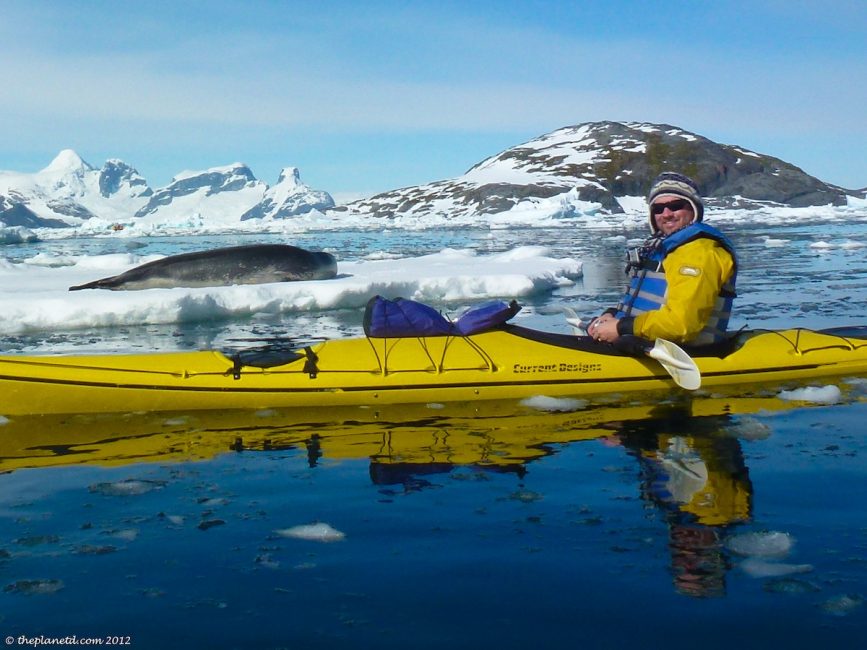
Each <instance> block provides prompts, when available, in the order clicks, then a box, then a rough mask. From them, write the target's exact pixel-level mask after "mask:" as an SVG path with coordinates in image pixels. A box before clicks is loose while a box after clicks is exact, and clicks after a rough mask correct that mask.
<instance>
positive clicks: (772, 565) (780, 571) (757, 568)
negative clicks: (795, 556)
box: [741, 557, 813, 578]
mask: <svg viewBox="0 0 867 650" xmlns="http://www.w3.org/2000/svg"><path fill="white" fill-rule="evenodd" d="M741 570H743V572H744V573H746V574H747V575H749V576H752V577H753V578H779V577H780V576H788V575H792V574H793V573H809V572H810V571H812V570H813V565H812V564H787V563H785V562H768V561H767V560H759V559H757V558H754V557H751V558H747V559H746V560H744V561H743V562H741Z"/></svg>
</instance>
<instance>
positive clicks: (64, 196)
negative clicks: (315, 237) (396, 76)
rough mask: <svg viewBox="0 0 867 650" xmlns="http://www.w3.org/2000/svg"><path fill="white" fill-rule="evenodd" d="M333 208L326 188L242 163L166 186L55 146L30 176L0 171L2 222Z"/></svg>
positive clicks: (217, 219)
mask: <svg viewBox="0 0 867 650" xmlns="http://www.w3.org/2000/svg"><path fill="white" fill-rule="evenodd" d="M333 205H334V201H333V200H332V199H331V196H330V195H328V194H327V193H326V192H322V191H318V190H313V189H311V188H309V187H308V186H307V185H305V184H304V183H302V182H301V178H300V174H299V172H298V170H297V169H296V168H294V167H290V168H286V169H285V170H284V171H283V173H282V174H281V176H280V180H279V181H278V183H277V184H276V185H275V186H274V187H268V185H267V184H266V183H264V182H262V181H259V180H257V179H256V177H255V176H254V175H253V172H252V171H250V169H249V168H248V167H247V166H246V165H243V164H241V163H235V164H232V165H227V166H223V167H213V168H210V169H206V170H204V171H185V172H181V173H180V174H177V175H176V176H175V177H174V178H173V179H172V182H171V183H169V185H167V186H166V187H163V188H159V189H157V190H153V189H151V187H150V186H149V185H148V183H147V181H146V180H145V179H144V178H143V177H142V176H141V174H139V172H138V171H136V169H135V168H133V167H131V166H129V165H127V164H126V163H124V162H123V161H121V160H117V159H111V160H108V161H106V163H105V164H104V165H103V166H102V168H100V169H97V168H96V167H94V166H93V165H90V164H89V163H87V162H85V161H84V160H82V158H81V157H80V156H79V155H78V154H77V153H75V152H74V151H72V150H71V149H66V150H63V151H61V152H60V153H59V154H58V155H57V156H56V157H55V158H54V160H52V161H51V163H50V164H49V165H48V166H47V167H45V168H44V169H42V170H41V171H38V172H36V173H33V174H25V173H19V172H6V171H0V222H2V223H4V224H5V225H7V226H25V227H29V228H39V227H64V226H80V225H81V224H83V223H88V222H91V221H93V222H95V223H94V225H97V224H98V223H99V222H104V223H105V224H106V226H110V225H113V224H121V225H124V224H132V223H138V224H148V225H151V226H158V225H160V224H166V225H176V224H191V223H198V224H202V223H208V224H213V225H215V226H226V225H231V224H232V223H238V222H239V221H241V220H242V218H243V219H250V218H261V219H285V218H289V217H292V216H294V215H299V214H306V213H308V212H310V211H311V210H325V209H327V208H329V207H331V206H333Z"/></svg>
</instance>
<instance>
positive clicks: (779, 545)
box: [726, 531, 795, 557]
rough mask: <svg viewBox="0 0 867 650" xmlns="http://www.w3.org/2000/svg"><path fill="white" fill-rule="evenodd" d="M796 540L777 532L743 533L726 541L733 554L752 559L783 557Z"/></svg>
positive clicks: (786, 534)
mask: <svg viewBox="0 0 867 650" xmlns="http://www.w3.org/2000/svg"><path fill="white" fill-rule="evenodd" d="M794 543H795V540H794V539H792V536H791V535H789V534H788V533H781V532H775V531H768V532H754V533H743V534H741V535H735V536H734V537H731V538H729V539H728V541H726V548H728V549H729V550H730V551H731V552H732V553H737V554H738V555H746V556H750V557H782V556H784V555H785V554H786V553H788V552H789V551H790V550H792V546H793V545H794Z"/></svg>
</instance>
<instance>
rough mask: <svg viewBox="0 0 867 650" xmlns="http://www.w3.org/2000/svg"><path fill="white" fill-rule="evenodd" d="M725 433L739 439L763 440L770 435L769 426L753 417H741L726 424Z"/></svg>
mask: <svg viewBox="0 0 867 650" xmlns="http://www.w3.org/2000/svg"><path fill="white" fill-rule="evenodd" d="M725 433H726V434H727V435H729V436H731V437H733V438H738V439H740V440H764V439H765V438H768V437H770V435H771V427H769V426H768V425H767V424H765V423H764V422H760V421H759V420H757V419H755V418H751V417H743V418H741V419H740V421H738V422H734V423H732V424H729V425H727V426H726V428H725Z"/></svg>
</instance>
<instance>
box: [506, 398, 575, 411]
mask: <svg viewBox="0 0 867 650" xmlns="http://www.w3.org/2000/svg"><path fill="white" fill-rule="evenodd" d="M521 405H522V406H528V407H530V408H531V409H536V410H537V411H550V412H552V413H569V412H571V411H580V410H582V409H584V408H586V407H587V401H586V400H583V399H572V398H569V397H547V396H545V395H535V396H534V397H528V398H527V399H525V400H523V401H522V402H521Z"/></svg>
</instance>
